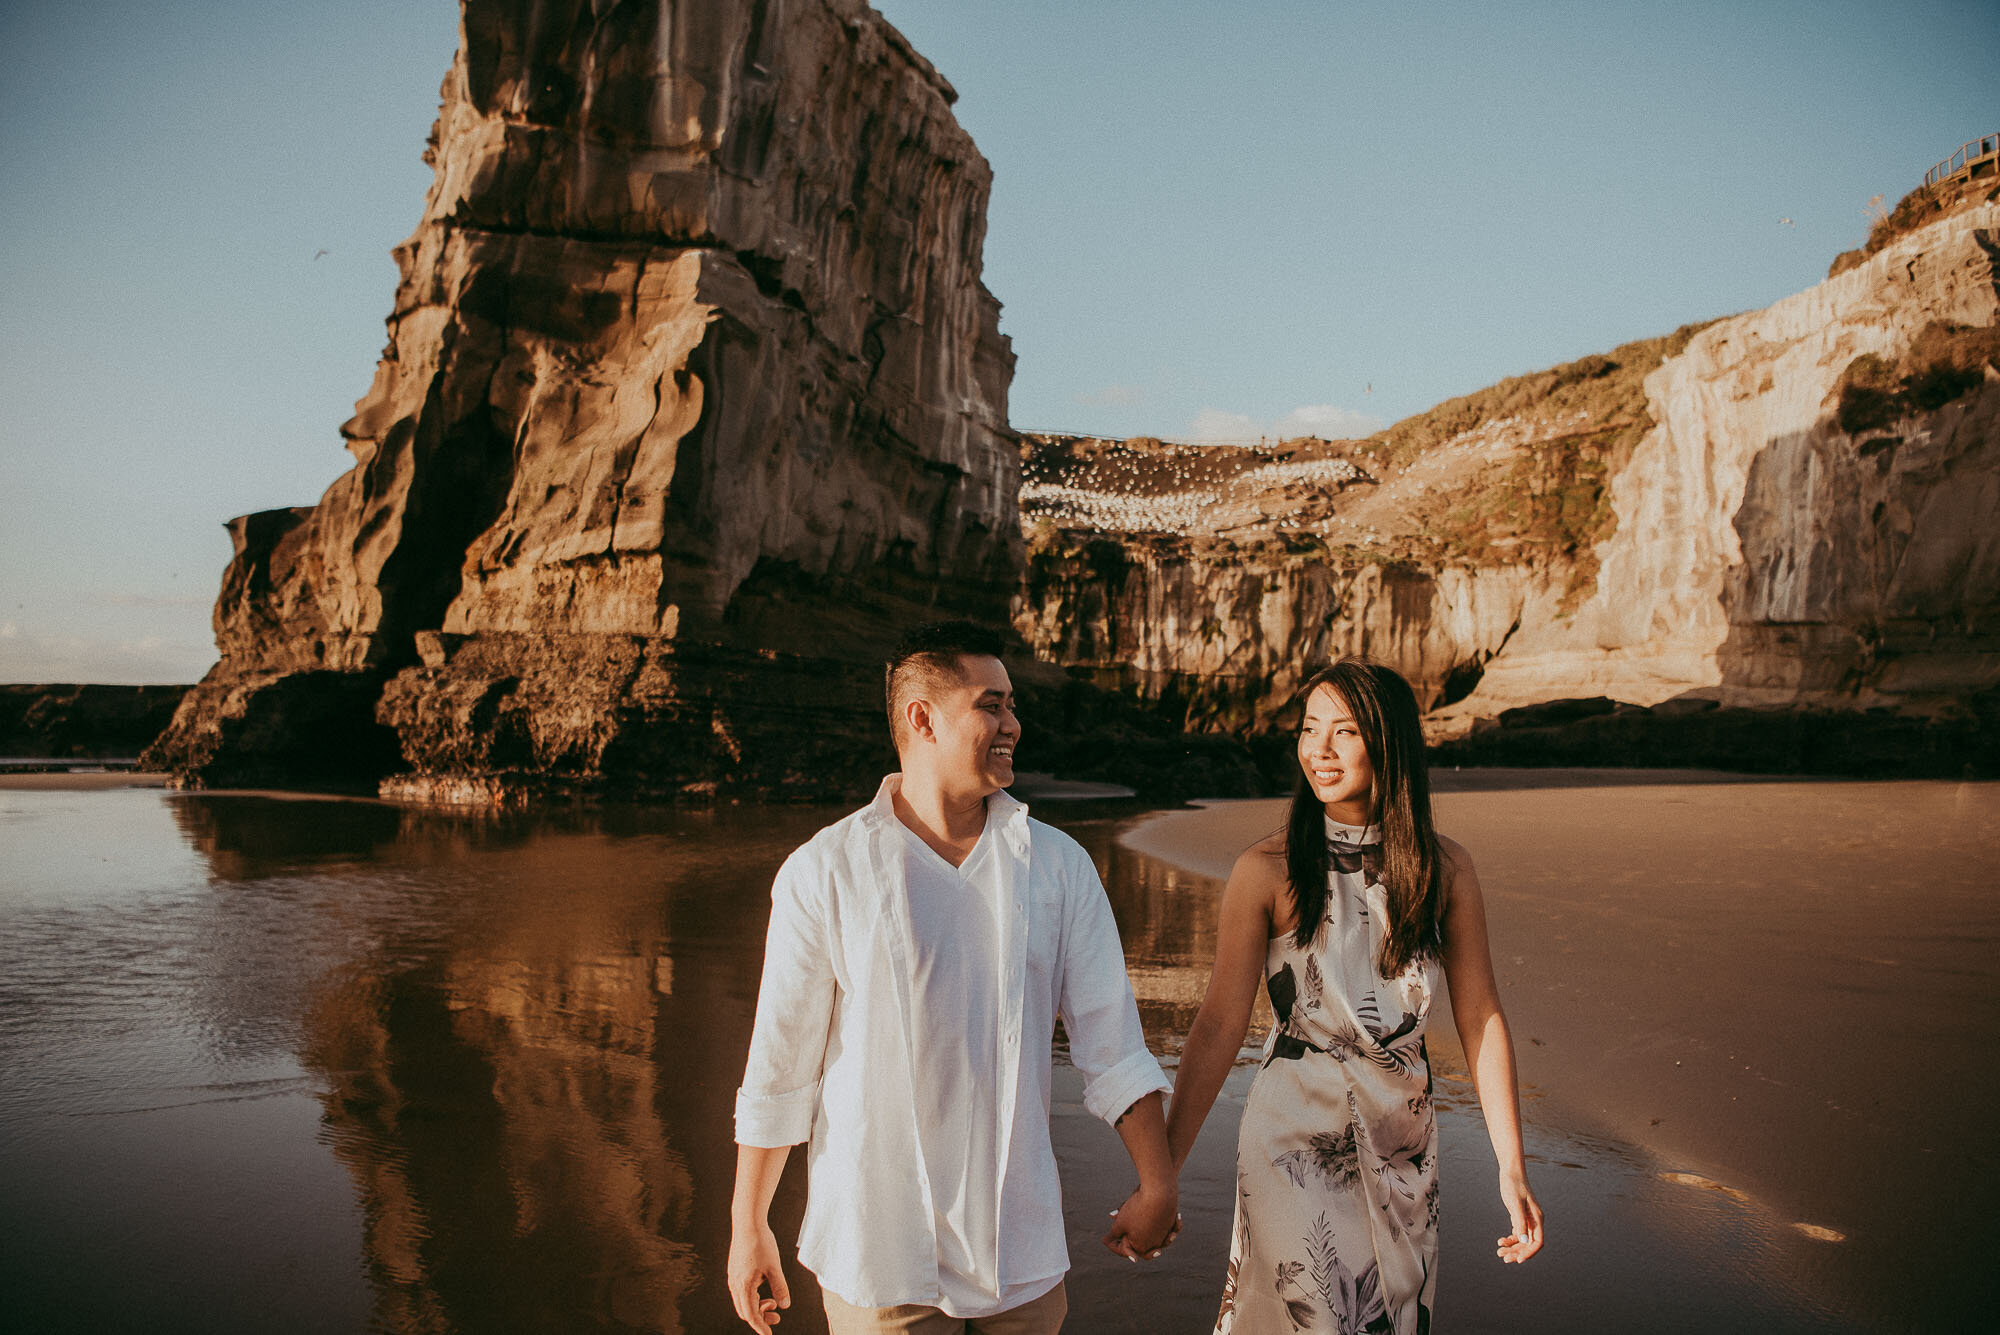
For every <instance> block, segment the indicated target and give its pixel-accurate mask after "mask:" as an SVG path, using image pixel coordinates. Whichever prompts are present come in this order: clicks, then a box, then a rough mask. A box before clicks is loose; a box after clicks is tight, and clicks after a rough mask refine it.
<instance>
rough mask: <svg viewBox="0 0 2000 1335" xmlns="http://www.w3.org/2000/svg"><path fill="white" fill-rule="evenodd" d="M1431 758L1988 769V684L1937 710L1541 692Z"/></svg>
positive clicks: (1991, 727)
mask: <svg viewBox="0 0 2000 1335" xmlns="http://www.w3.org/2000/svg"><path fill="white" fill-rule="evenodd" d="M1431 761H1432V763H1433V764H1440V765H1520V766H1531V767H1533V766H1543V767H1546V766H1564V765H1581V766H1612V767H1623V766H1633V767H1642V768H1666V769H1722V770H1736V771H1740V772H1742V773H1747V774H1810V775H1827V776H1836V777H1844V778H1873V779H1883V778H1948V779H1957V778H1984V779H1990V778H2000V692H1993V691H1989V692H1986V693H1985V694H1984V695H1981V696H1977V697H1974V699H1973V700H1971V701H1970V702H1968V705H1967V707H1965V708H1962V709H1955V710H1953V711H1951V712H1950V713H1949V715H1948V716H1945V717H1927V716H1920V715H1916V714H1904V713H1898V712H1895V711H1893V710H1832V709H1811V708H1800V709H1740V708H1722V707H1720V706H1718V705H1717V704H1716V703H1715V702H1714V701H1709V700H1694V699H1689V700H1669V701H1666V702H1664V703H1662V704H1660V705H1657V706H1655V707H1653V708H1651V709H1644V708H1641V707H1639V706H1637V705H1628V704H1618V703H1615V702H1613V701H1611V700H1606V699H1602V698H1595V699H1589V700H1552V701H1550V702H1548V703H1547V704H1543V705H1533V706H1529V707H1527V708H1523V709H1513V710H1508V711H1507V712H1506V713H1504V714H1502V715H1501V716H1500V717H1499V718H1498V719H1496V720H1491V721H1487V720H1482V721H1481V724H1480V725H1476V726H1475V727H1474V729H1473V731H1472V732H1471V733H1470V734H1469V735H1467V736H1465V737H1463V738H1459V739H1456V740H1453V741H1448V742H1443V743H1441V744H1439V745H1437V746H1434V747H1433V748H1432V749H1431Z"/></svg>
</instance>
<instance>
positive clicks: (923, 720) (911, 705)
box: [903, 700, 937, 742]
mask: <svg viewBox="0 0 2000 1335" xmlns="http://www.w3.org/2000/svg"><path fill="white" fill-rule="evenodd" d="M903 724H904V726H905V727H906V728H908V729H909V736H910V737H911V738H919V737H921V738H922V739H923V740H924V741H927V742H934V741H936V740H937V729H936V728H934V727H932V726H931V707H930V704H929V703H928V702H927V701H923V700H907V701H905V702H904V703H903Z"/></svg>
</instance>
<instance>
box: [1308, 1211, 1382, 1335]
mask: <svg viewBox="0 0 2000 1335" xmlns="http://www.w3.org/2000/svg"><path fill="white" fill-rule="evenodd" d="M1306 1255H1307V1256H1310V1257H1312V1280H1313V1287H1314V1288H1315V1289H1317V1290H1319V1296H1320V1301H1321V1302H1324V1303H1325V1304H1326V1310H1327V1311H1329V1312H1331V1313H1332V1314H1333V1315H1334V1318H1335V1319H1336V1320H1337V1321H1338V1322H1339V1323H1340V1326H1339V1329H1340V1335H1393V1332H1394V1331H1395V1324H1394V1323H1393V1322H1392V1321H1391V1320H1390V1319H1389V1307H1388V1304H1387V1303H1385V1302H1383V1300H1382V1284H1381V1271H1380V1270H1379V1269H1378V1267H1377V1265H1376V1263H1375V1262H1374V1261H1373V1260H1370V1261H1369V1262H1368V1264H1367V1265H1365V1266H1363V1267H1362V1268H1361V1271H1360V1273H1358V1274H1357V1273H1355V1272H1353V1271H1350V1270H1349V1269H1348V1268H1347V1266H1346V1265H1345V1264H1344V1263H1342V1261H1341V1259H1340V1253H1339V1252H1338V1251H1336V1250H1335V1249H1334V1245H1333V1226H1332V1225H1331V1224H1329V1223H1328V1222H1327V1218H1326V1215H1325V1214H1324V1213H1322V1214H1321V1215H1320V1217H1319V1218H1318V1219H1316V1220H1314V1221H1313V1227H1312V1232H1311V1233H1310V1234H1308V1235H1307V1237H1306Z"/></svg>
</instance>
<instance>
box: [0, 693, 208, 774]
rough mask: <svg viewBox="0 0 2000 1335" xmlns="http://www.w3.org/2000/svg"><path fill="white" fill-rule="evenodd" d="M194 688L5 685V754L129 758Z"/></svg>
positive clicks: (0, 701)
mask: <svg viewBox="0 0 2000 1335" xmlns="http://www.w3.org/2000/svg"><path fill="white" fill-rule="evenodd" d="M189 689H190V688H189V687H186V686H81V685H75V684H72V683H59V684H54V685H38V686H28V685H0V755H4V756H19V757H24V758H36V759H41V758H47V759H50V760H105V759H118V760H129V759H131V758H132V757H133V756H136V755H138V754H139V753H140V752H141V751H144V750H145V749H146V748H147V747H148V746H150V745H152V742H153V739H154V738H155V737H158V736H159V735H160V732H161V730H162V729H164V728H165V727H166V726H167V723H168V721H169V720H171V719H172V718H173V716H174V710H175V709H176V708H178V707H179V706H180V702H181V697H182V696H184V695H186V694H187V693H188V691H189Z"/></svg>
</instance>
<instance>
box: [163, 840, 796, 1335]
mask: <svg viewBox="0 0 2000 1335" xmlns="http://www.w3.org/2000/svg"><path fill="white" fill-rule="evenodd" d="M182 811H183V813H184V815H183V826H184V828H185V829H186V830H187V832H188V834H189V836H190V839H191V841H192V842H193V843H194V844H195V845H196V846H197V847H199V848H201V849H202V850H203V852H204V853H206V854H208V855H209V857H210V858H211V860H212V863H213V865H214V866H215V868H216V869H217V871H218V873H225V874H227V875H229V876H230V877H231V879H236V878H240V877H243V876H245V875H246V874H248V875H257V874H260V873H263V874H269V873H271V872H273V871H275V870H276V869H277V868H279V867H283V866H288V865H289V866H296V865H297V864H298V863H299V862H301V861H307V862H310V861H315V860H319V861H324V860H328V859H331V860H334V861H336V862H338V861H340V860H342V859H351V858H353V857H354V856H355V855H356V854H362V855H363V856H365V857H366V858H367V859H368V860H369V861H371V862H373V863H374V864H375V866H376V868H377V871H378V873H379V875H378V877H377V878H376V879H377V884H378V887H379V886H381V885H388V884H400V885H401V886H402V887H403V889H404V891H405V893H404V894H403V895H402V896H397V895H394V894H391V895H387V896H383V895H367V894H364V895H362V896H361V897H360V898H359V899H358V900H354V901H349V902H348V903H347V904H346V905H345V906H344V911H345V912H350V913H354V914H356V915H358V918H359V921H357V922H356V923H355V924H354V925H356V926H359V927H361V928H362V931H361V932H360V933H359V936H358V939H359V940H361V941H365V942H366V944H367V947H368V949H367V950H366V951H365V953H363V954H361V955H359V956H356V957H350V958H348V959H345V960H343V961H340V962H339V964H338V965H337V967H335V968H333V969H331V970H329V971H328V972H327V973H326V975H325V976H324V977H323V978H322V979H321V980H320V982H319V985H318V986H317V987H316V988H315V989H313V991H312V994H311V996H310V999H309V1002H308V1004H307V1006H306V1008H305V1014H304V1017H303V1020H304V1023H303V1049H302V1055H303V1058H304V1061H305V1063H306V1065H307V1066H308V1067H309V1068H310V1069H312V1070H313V1071H315V1072H317V1073H318V1074H319V1075H320V1076H321V1077H322V1078H323V1079H324V1081H325V1092H324V1094H323V1096H322V1103H323V1106H324V1110H325V1124H326V1126H327V1128H328V1130H329V1133H330V1139H331V1144H332V1148H333V1151H334V1153H335V1155H336V1156H337V1157H338V1158H339V1160H340V1161H341V1163H342V1164H343V1165H345V1166H346V1168H347V1169H348V1171H349V1172H350V1173H351V1175H352V1176H353V1179H354V1182H355V1184H356V1187H357V1189H358V1192H359V1195H360V1198H361V1202H362V1213H363V1218H364V1225H363V1227H364V1253H365V1256H366V1258H367V1266H368V1269H369V1272H370V1277H371V1280H372V1283H373V1287H374V1290H375V1294H376V1313H375V1320H376V1322H377V1323H378V1324H379V1325H381V1326H382V1327H385V1328H387V1329H392V1330H411V1331H431V1330H474V1331H481V1330H499V1329H521V1330H550V1329H565V1330H581V1329H606V1330H645V1331H660V1332H681V1331H702V1330H711V1329H718V1328H720V1327H718V1326H717V1325H716V1324H714V1323H715V1322H717V1321H719V1320H722V1319H723V1318H724V1317H725V1316H726V1312H727V1301H726V1296H725V1295H723V1294H722V1292H721V1287H720V1280H721V1273H720V1272H721V1261H722V1258H723V1256H724V1254H725V1251H726V1227H727V1200H728V1174H729V1172H730V1171H731V1170H732V1169H733V1164H732V1163H731V1162H730V1159H731V1155H730V1146H729V1137H728V1127H729V1118H730V1112H731V1107H732V1100H733V1093H734V1087H735V1084H736V1080H737V1078H738V1076H739V1075H740V1073H741V1064H742V1053H743V1051H744V1048H745V1047H746V1046H747V1044H748V1041H749V1017H750V1001H751V999H752V997H753V996H754V991H755V986H756V974H755V970H756V966H757V954H758V952H757V951H756V950H755V949H754V947H753V948H751V949H749V950H746V949H745V948H744V943H745V942H746V941H748V942H756V941H759V940H761V933H762V926H763V919H764V914H765V908H766V900H765V896H766V894H767V893H768V885H769V880H770V876H771V874H772V873H773V872H774V871H775V868H776V864H777V862H778V860H779V859H780V858H781V857H782V856H783V854H784V852H785V851H786V850H787V849H788V847H789V843H781V842H777V841H773V840H771V839H769V838H768V837H767V836H766V835H765V834H764V833H763V832H762V831H763V827H766V826H768V824H769V822H768V821H759V822H757V823H756V827H755V828H753V827H752V826H750V825H749V823H747V822H743V823H740V825H741V828H733V827H735V826H737V825H738V824H739V823H738V822H732V821H730V820H729V819H728V818H727V817H720V818H718V817H701V816H686V815H679V816H675V815H671V814H666V815H660V814H655V815H654V816H650V817H649V816H648V815H645V814H640V813H629V814H628V815H626V816H625V817H623V818H620V817H612V818H609V819H608V820H607V818H605V817H602V816H589V817H578V818H575V819H572V820H569V821H566V822H562V827H563V828H558V829H557V830H554V831H551V830H547V829H543V828H537V827H536V826H535V825H533V824H529V823H519V824H515V825H512V826H508V825H479V824H474V823H471V822H467V821H464V820H459V819H453V818H448V817H438V816H426V815H423V814H420V813H415V812H407V811H398V810H396V809H394V808H387V807H381V806H370V805H363V804H354V806H353V807H352V809H341V808H338V807H336V808H333V809H331V810H329V811H326V812H325V813H324V814H326V815H327V816H328V819H327V820H326V821H325V822H323V823H316V824H315V825H314V827H313V828H312V829H311V830H310V832H300V833H297V834H296V835H295V834H293V833H290V832H287V830H286V829H284V828H280V829H273V828H271V826H270V825H268V824H267V823H266V821H265V820H264V819H263V817H266V816H279V817H280V818H282V814H283V813H275V812H249V811H243V810H232V809H230V808H229V807H227V806H223V807H220V808H217V807H213V806H205V805H202V804H197V803H185V804H183V806H182ZM315 814H321V813H315ZM787 823H789V822H785V821H780V822H779V824H780V825H781V826H782V825H784V824H787ZM607 824H608V825H609V826H610V827H611V828H608V829H607V828H605V826H606V825H607ZM661 826H664V827H665V828H657V827H661ZM805 828H807V829H809V828H810V822H807V823H806V826H805ZM718 836H720V837H718ZM718 845H720V846H719V847H718ZM364 850H365V852H364ZM440 880H442V881H443V882H444V883H445V884H446V886H448V888H449V891H450V893H449V894H448V895H443V894H439V893H436V890H437V889H438V888H439V887H438V882H439V881H440ZM698 1200H699V1201H702V1202H704V1203H705V1205H706V1207H707V1208H706V1209H705V1210H698V1209H697V1201H698ZM718 1203H720V1207H721V1208H720V1210H719V1211H718V1210H717V1209H716V1208H715V1207H716V1206H717V1204H718ZM718 1230H720V1231H718ZM718 1302H720V1310H718ZM800 1324H801V1325H803V1324H804V1323H800ZM794 1328H795V1329H796V1328H798V1327H797V1326H795V1327H794Z"/></svg>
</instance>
